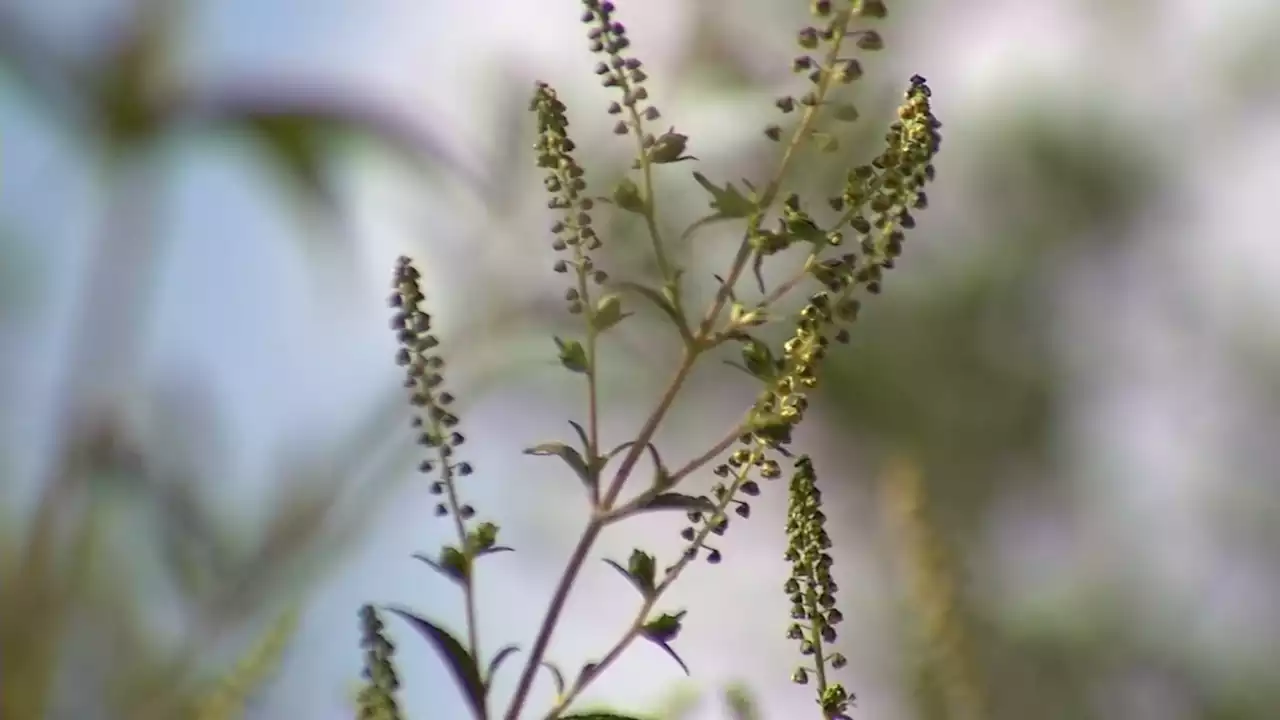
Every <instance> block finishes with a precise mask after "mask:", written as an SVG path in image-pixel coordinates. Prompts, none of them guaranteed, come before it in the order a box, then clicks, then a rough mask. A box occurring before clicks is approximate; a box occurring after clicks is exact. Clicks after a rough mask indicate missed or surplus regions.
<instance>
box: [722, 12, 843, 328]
mask: <svg viewBox="0 0 1280 720" xmlns="http://www.w3.org/2000/svg"><path fill="white" fill-rule="evenodd" d="M848 32H849V19H846V20H845V22H844V23H843V24H842V25H841V26H840V29H839V31H838V33H837V35H836V37H835V38H834V40H833V41H832V43H831V47H830V48H829V49H828V50H827V54H826V56H825V58H824V59H823V62H822V66H823V67H824V68H827V69H830V68H831V67H833V66H834V65H835V62H836V60H837V59H838V58H839V57H840V46H841V45H842V44H843V42H844V39H845V36H846V35H847V34H848ZM830 87H831V73H829V72H824V73H823V74H822V78H821V79H820V80H819V81H818V87H817V90H816V91H815V94H816V96H817V102H815V103H813V104H812V105H809V106H808V107H806V108H805V110H804V115H803V116H801V118H800V124H799V125H798V126H797V127H796V130H795V132H794V133H792V134H791V139H790V140H789V141H788V142H787V148H786V150H785V151H783V153H782V160H781V162H780V163H779V165H778V170H777V172H776V173H774V177H773V180H772V181H771V182H770V183H769V185H768V187H766V188H765V191H764V195H763V196H762V197H761V198H760V202H759V204H758V205H757V207H756V211H755V213H753V214H752V216H751V219H750V220H749V221H748V223H747V232H746V234H745V235H744V236H743V238H742V242H741V244H739V245H738V253H737V255H735V256H734V258H733V266H732V267H731V268H730V269H729V274H728V276H726V277H725V281H724V284H723V285H721V286H720V291H719V292H717V293H716V300H715V303H713V304H712V306H711V309H710V310H708V311H707V314H706V317H704V318H703V319H702V325H701V326H700V327H699V334H700V335H706V334H707V333H708V332H710V330H711V327H712V326H713V325H714V324H715V321H716V318H718V317H720V313H721V312H722V311H724V306H725V303H727V302H729V296H730V295H732V294H733V288H734V286H735V285H737V284H738V279H739V278H741V277H742V272H743V271H744V270H746V268H747V262H748V261H749V260H750V259H751V256H752V255H753V254H754V251H753V249H752V247H751V238H752V236H753V235H755V234H756V233H757V232H758V231H759V229H760V222H761V221H762V220H763V219H764V216H765V214H766V213H768V212H769V207H770V206H772V205H773V201H774V200H776V199H777V197H778V192H779V191H780V190H781V189H782V182H783V180H785V179H786V176H787V171H788V170H789V169H790V168H791V162H792V160H794V159H795V156H796V151H797V150H798V149H799V147H800V143H801V141H802V140H804V139H805V138H806V137H808V135H809V132H810V130H811V129H812V127H813V124H814V121H815V120H816V119H817V117H818V109H819V108H821V107H822V100H823V98H825V97H826V95H827V90H828V89H829V88H830Z"/></svg>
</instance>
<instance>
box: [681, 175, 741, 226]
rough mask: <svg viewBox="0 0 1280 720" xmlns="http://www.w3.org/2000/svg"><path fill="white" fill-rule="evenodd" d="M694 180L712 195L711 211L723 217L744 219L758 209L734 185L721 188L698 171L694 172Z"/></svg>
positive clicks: (728, 184)
mask: <svg viewBox="0 0 1280 720" xmlns="http://www.w3.org/2000/svg"><path fill="white" fill-rule="evenodd" d="M693 179H694V180H697V181H698V184H699V185H701V186H702V189H704V190H706V191H707V192H708V193H710V194H711V197H712V200H711V209H713V210H716V211H717V212H718V213H719V214H720V215H721V216H723V217H726V218H744V217H747V216H748V215H750V214H751V213H752V212H754V211H755V209H756V204H755V203H754V202H752V201H751V200H748V199H747V198H746V197H743V195H742V193H740V192H738V189H737V188H736V187H734V186H733V183H726V184H725V186H724V188H720V187H718V186H716V185H715V184H714V183H712V182H711V181H710V180H708V179H707V176H706V175H703V174H702V173H700V172H697V171H694V173H693Z"/></svg>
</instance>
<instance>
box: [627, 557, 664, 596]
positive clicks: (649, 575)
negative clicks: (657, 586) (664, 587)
mask: <svg viewBox="0 0 1280 720" xmlns="http://www.w3.org/2000/svg"><path fill="white" fill-rule="evenodd" d="M656 572H657V568H656V563H655V562H654V559H653V556H652V555H650V554H649V553H647V552H644V551H643V550H632V551H631V559H630V561H628V562H627V574H629V575H630V576H631V577H633V578H635V579H636V582H637V583H640V585H641V586H642V587H643V588H644V589H645V590H646V591H647V594H648V595H652V594H653V588H654V585H653V576H654V573H656Z"/></svg>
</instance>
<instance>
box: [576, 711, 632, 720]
mask: <svg viewBox="0 0 1280 720" xmlns="http://www.w3.org/2000/svg"><path fill="white" fill-rule="evenodd" d="M560 720H649V719H646V718H642V717H639V716H637V715H619V714H618V713H613V712H589V713H574V714H573V715H561V716H560Z"/></svg>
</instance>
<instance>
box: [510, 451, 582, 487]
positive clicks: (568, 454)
mask: <svg viewBox="0 0 1280 720" xmlns="http://www.w3.org/2000/svg"><path fill="white" fill-rule="evenodd" d="M524 454H525V455H555V456H556V457H559V458H560V459H562V460H564V461H565V463H566V464H568V465H569V467H570V468H572V469H573V472H574V473H575V474H576V475H577V476H578V478H579V479H580V480H582V483H583V484H584V485H586V486H587V487H592V486H593V485H594V484H595V480H596V479H595V475H594V473H592V471H591V468H590V467H588V466H587V461H586V460H584V459H582V454H581V453H579V452H578V451H577V450H574V449H573V448H571V447H569V446H568V445H565V444H564V443H560V442H549V443H542V444H541V445H534V446H533V447H531V448H528V449H526V450H525V451H524Z"/></svg>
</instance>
